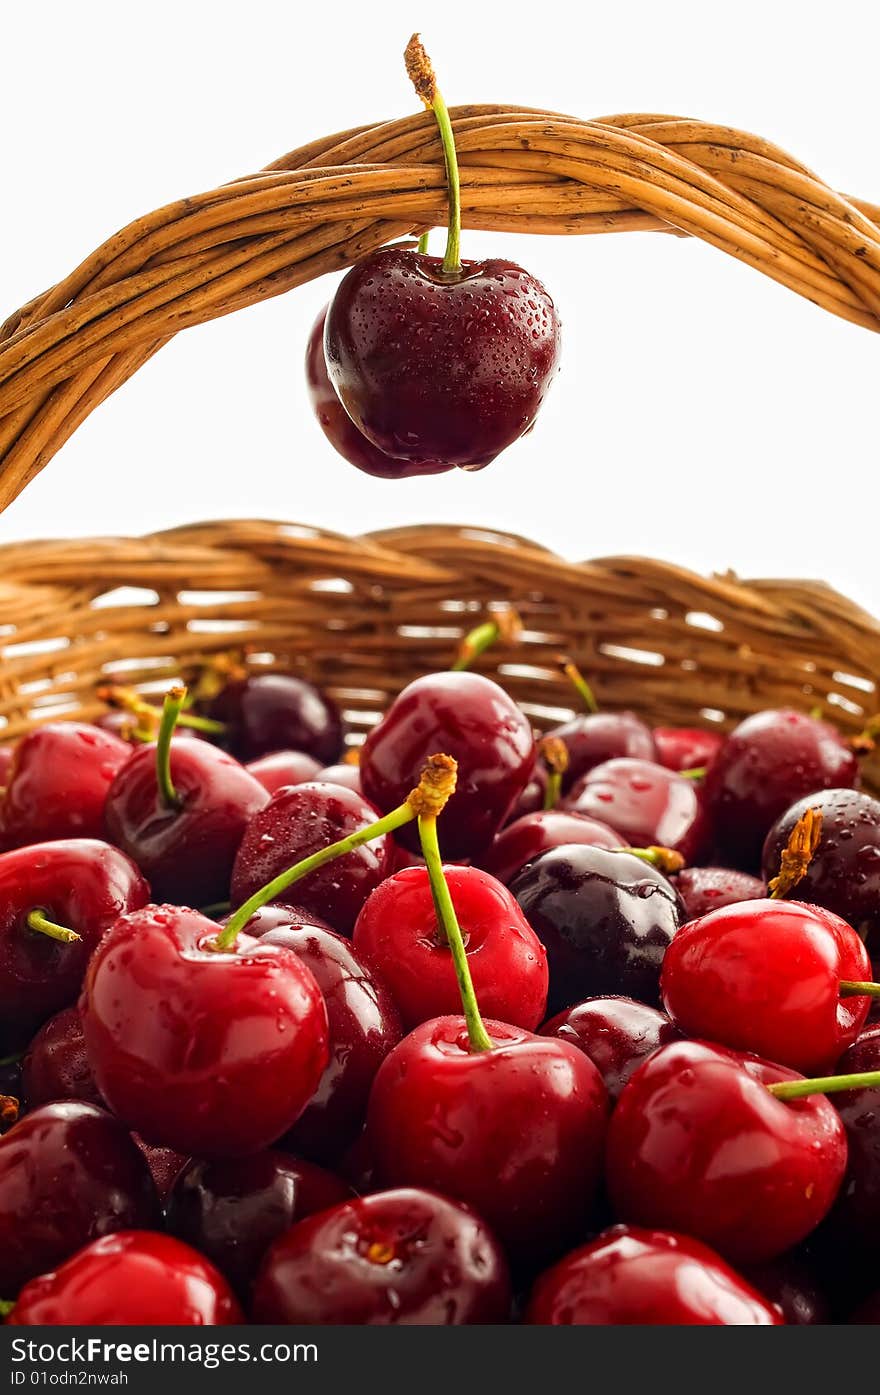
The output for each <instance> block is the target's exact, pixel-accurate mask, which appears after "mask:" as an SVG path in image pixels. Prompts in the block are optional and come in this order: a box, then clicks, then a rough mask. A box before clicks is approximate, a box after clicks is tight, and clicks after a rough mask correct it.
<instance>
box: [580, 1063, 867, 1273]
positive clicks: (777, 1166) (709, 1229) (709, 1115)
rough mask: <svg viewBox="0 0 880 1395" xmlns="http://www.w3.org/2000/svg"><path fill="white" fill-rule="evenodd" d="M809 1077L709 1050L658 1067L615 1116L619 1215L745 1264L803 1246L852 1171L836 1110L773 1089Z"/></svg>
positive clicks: (614, 1187)
mask: <svg viewBox="0 0 880 1395" xmlns="http://www.w3.org/2000/svg"><path fill="white" fill-rule="evenodd" d="M798 1079H800V1077H799V1076H797V1075H796V1073H795V1072H794V1071H790V1070H787V1069H786V1068H785V1067H784V1066H777V1065H772V1064H771V1063H770V1062H768V1061H762V1060H760V1059H759V1058H758V1057H756V1056H745V1055H742V1054H741V1053H739V1052H734V1051H727V1050H725V1049H724V1048H722V1047H715V1046H709V1045H707V1044H706V1043H705V1042H693V1041H682V1042H673V1043H672V1045H670V1046H664V1047H663V1048H662V1049H661V1050H660V1051H658V1052H656V1053H655V1054H654V1055H653V1056H651V1057H649V1059H648V1060H647V1061H646V1062H645V1063H644V1065H643V1066H642V1067H641V1069H640V1070H638V1071H636V1073H635V1075H634V1076H633V1077H632V1079H631V1080H630V1082H629V1084H628V1085H627V1086H626V1088H625V1089H624V1091H623V1094H622V1095H621V1096H620V1099H619V1100H618V1102H617V1106H616V1108H615V1110H614V1113H613V1114H612V1116H611V1125H610V1129H609V1134H608V1149H607V1154H606V1181H607V1185H608V1189H609V1193H610V1196H611V1202H612V1205H613V1207H614V1209H615V1211H616V1213H617V1215H618V1216H620V1217H621V1218H622V1219H623V1220H625V1221H628V1222H630V1223H632V1224H633V1225H644V1226H660V1227H662V1228H663V1229H664V1230H674V1231H680V1232H682V1233H684V1234H686V1235H691V1236H693V1237H694V1238H695V1239H698V1240H703V1241H705V1243H706V1244H708V1245H712V1246H713V1247H714V1248H716V1249H717V1250H719V1251H720V1253H721V1254H723V1255H724V1256H725V1258H727V1259H729V1260H731V1261H732V1262H733V1263H735V1264H757V1263H761V1262H763V1261H764V1260H769V1259H774V1258H775V1257H776V1256H777V1255H781V1254H783V1253H784V1252H785V1251H786V1250H789V1249H791V1248H792V1246H794V1245H797V1244H798V1243H799V1242H800V1241H801V1240H803V1239H804V1237H805V1236H807V1235H809V1233H810V1231H812V1230H813V1229H814V1228H815V1227H816V1226H817V1225H818V1223H819V1222H820V1221H821V1220H822V1218H823V1217H824V1216H825V1215H826V1214H827V1212H828V1211H829V1209H830V1207H831V1204H832V1202H833V1201H834V1198H835V1196H836V1194H837V1189H838V1187H839V1186H840V1182H841V1178H842V1177H843V1173H844V1169H845V1167H846V1135H845V1133H844V1129H843V1125H842V1124H841V1122H840V1118H839V1116H838V1114H837V1111H836V1110H835V1108H834V1106H833V1105H832V1104H831V1103H830V1102H829V1100H827V1099H826V1098H825V1096H824V1095H819V1094H811V1095H808V1096H806V1097H803V1098H799V1099H792V1100H781V1099H777V1098H776V1096H775V1095H773V1094H772V1093H771V1092H770V1090H769V1089H768V1088H767V1087H768V1086H769V1085H774V1084H776V1083H778V1082H782V1081H792V1080H798Z"/></svg>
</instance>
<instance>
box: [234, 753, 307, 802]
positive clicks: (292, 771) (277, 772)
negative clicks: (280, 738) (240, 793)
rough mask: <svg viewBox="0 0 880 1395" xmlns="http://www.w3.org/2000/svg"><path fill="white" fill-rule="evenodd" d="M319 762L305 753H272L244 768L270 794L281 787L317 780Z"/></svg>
mask: <svg viewBox="0 0 880 1395" xmlns="http://www.w3.org/2000/svg"><path fill="white" fill-rule="evenodd" d="M320 769H321V762H320V761H318V760H315V758H314V756H308V755H306V753H305V751H273V752H272V754H271V755H268V756H260V757H259V759H258V760H252V761H251V762H250V763H249V764H248V765H246V766H245V770H246V771H247V772H248V774H249V775H253V777H254V779H255V780H259V782H260V784H261V785H262V786H263V788H264V789H266V790H268V791H269V793H270V794H274V793H275V791H276V790H280V789H281V787H282V785H301V784H303V783H304V782H305V781H306V780H317V779H318V772H319V771H320Z"/></svg>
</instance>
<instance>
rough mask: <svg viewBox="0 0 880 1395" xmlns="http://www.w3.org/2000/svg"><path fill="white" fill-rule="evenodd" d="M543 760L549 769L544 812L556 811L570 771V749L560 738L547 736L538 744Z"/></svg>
mask: <svg viewBox="0 0 880 1395" xmlns="http://www.w3.org/2000/svg"><path fill="white" fill-rule="evenodd" d="M538 750H539V751H540V753H541V759H542V760H543V762H544V764H545V766H546V767H547V788H546V789H545V791H544V810H545V812H546V811H548V810H550V809H555V808H556V805H557V804H558V803H559V796H560V795H561V794H562V781H563V777H564V776H565V772H566V771H567V770H568V747H567V746H566V744H565V742H564V741H563V740H562V738H561V737H559V736H545V737H543V738H542V739H541V741H540V742H539V743H538Z"/></svg>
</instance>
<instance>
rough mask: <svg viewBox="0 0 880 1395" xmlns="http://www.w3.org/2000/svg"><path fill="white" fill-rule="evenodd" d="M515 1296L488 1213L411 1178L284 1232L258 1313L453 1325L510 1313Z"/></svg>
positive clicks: (307, 1319) (293, 1318)
mask: <svg viewBox="0 0 880 1395" xmlns="http://www.w3.org/2000/svg"><path fill="white" fill-rule="evenodd" d="M510 1303H511V1293H510V1279H509V1277H508V1272H507V1265H506V1263H505V1259H504V1255H503V1254H502V1252H501V1249H500V1247H499V1245H498V1242H497V1241H496V1240H495V1238H494V1236H493V1235H492V1234H491V1232H490V1231H489V1230H488V1229H487V1227H486V1226H485V1225H484V1223H483V1222H482V1221H481V1220H480V1219H479V1217H477V1216H475V1215H474V1214H473V1212H472V1211H470V1210H468V1209H467V1207H465V1206H461V1205H456V1204H455V1203H454V1202H452V1201H448V1200H447V1199H446V1198H445V1197H442V1196H436V1195H434V1194H432V1193H431V1192H428V1191H421V1190H417V1189H416V1188H410V1187H407V1188H400V1189H399V1190H396V1191H387V1192H378V1193H376V1194H375V1195H373V1196H368V1197H361V1198H359V1199H358V1200H356V1201H347V1202H344V1203H343V1204H342V1205H339V1206H335V1207H333V1209H332V1210H330V1211H324V1212H323V1213H322V1214H321V1215H317V1216H312V1217H310V1219H308V1220H305V1221H301V1222H300V1223H299V1225H296V1226H294V1227H293V1229H292V1230H289V1231H288V1232H287V1234H286V1235H283V1236H282V1237H281V1238H280V1239H279V1240H278V1241H276V1243H275V1245H274V1246H273V1247H272V1249H271V1250H270V1251H269V1254H268V1255H267V1257H266V1261H265V1263H264V1265H263V1268H262V1270H261V1272H260V1275H259V1278H258V1279H257V1283H256V1286H255V1289H254V1319H255V1321H256V1322H259V1323H282V1324H285V1325H287V1324H291V1323H292V1324H297V1325H298V1324H301V1323H304V1324H308V1325H312V1324H316V1325H318V1324H320V1325H329V1324H334V1325H335V1324H338V1323H345V1324H348V1325H357V1326H365V1325H371V1326H382V1327H387V1326H413V1325H417V1326H422V1327H452V1326H461V1325H463V1324H475V1323H504V1322H507V1321H508V1318H509V1314H510Z"/></svg>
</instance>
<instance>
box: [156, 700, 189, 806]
mask: <svg viewBox="0 0 880 1395" xmlns="http://www.w3.org/2000/svg"><path fill="white" fill-rule="evenodd" d="M185 701H186V688H184V686H183V684H182V683H176V684H175V685H174V687H173V688H169V689H168V692H167V693H166V694H165V701H164V703H163V704H162V719H161V721H160V722H159V734H158V736H157V737H156V778H157V780H158V782H159V798H160V799H161V801H162V803H163V805H164V806H165V808H166V809H178V808H179V807H180V798H179V796H178V793H177V790H176V789H175V788H174V781H173V780H172V778H171V739H172V737H173V736H174V728H175V727H176V726H177V723H178V720H179V718H180V712H181V708H182V707H183V704H184V703H185Z"/></svg>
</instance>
